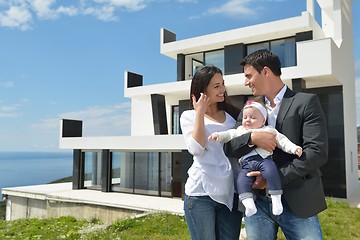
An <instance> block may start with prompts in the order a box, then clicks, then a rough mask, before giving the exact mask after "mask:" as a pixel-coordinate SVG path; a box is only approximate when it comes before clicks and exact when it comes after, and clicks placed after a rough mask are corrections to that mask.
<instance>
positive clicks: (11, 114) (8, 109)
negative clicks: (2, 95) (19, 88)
mask: <svg viewBox="0 0 360 240" xmlns="http://www.w3.org/2000/svg"><path fill="white" fill-rule="evenodd" d="M28 102H29V100H28V99H21V100H20V102H19V103H14V104H9V105H1V104H0V118H15V117H19V116H22V115H23V113H22V112H21V111H20V110H21V109H22V108H23V107H24V106H25V105H26V104H27V103H28Z"/></svg>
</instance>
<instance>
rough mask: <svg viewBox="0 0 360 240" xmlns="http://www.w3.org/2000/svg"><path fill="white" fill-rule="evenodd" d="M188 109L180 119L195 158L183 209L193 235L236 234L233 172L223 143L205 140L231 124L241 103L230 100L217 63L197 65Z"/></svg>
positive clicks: (195, 239)
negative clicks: (189, 108) (213, 64)
mask: <svg viewBox="0 0 360 240" xmlns="http://www.w3.org/2000/svg"><path fill="white" fill-rule="evenodd" d="M190 106H191V108H192V109H191V110H187V111H184V112H183V113H182V114H181V117H180V125H181V129H182V133H183V135H184V138H185V142H186V145H187V148H188V151H189V152H190V153H191V154H192V155H193V164H192V166H191V167H190V168H189V170H188V175H189V177H188V179H187V181H186V184H185V197H184V210H185V217H186V222H187V225H188V228H189V231H190V235H191V239H193V240H198V239H199V240H200V239H206V240H211V239H230V240H231V239H237V240H238V239H239V235H240V225H241V218H242V213H241V212H239V211H238V210H237V198H235V199H236V204H235V205H236V207H234V208H233V205H234V175H233V170H232V167H231V164H230V161H229V159H228V158H227V157H226V156H225V154H224V152H223V149H222V148H223V143H219V142H208V141H207V139H208V137H209V135H210V134H211V133H212V132H218V131H224V130H228V129H230V128H232V127H234V125H235V122H236V121H235V118H236V117H237V116H238V114H239V109H237V108H235V107H234V106H233V105H232V104H230V102H229V99H228V96H227V94H226V89H225V85H224V79H223V76H222V72H221V70H220V69H219V68H217V67H215V66H206V67H203V68H200V69H198V70H197V71H196V73H195V75H194V77H193V79H192V82H191V89H190Z"/></svg>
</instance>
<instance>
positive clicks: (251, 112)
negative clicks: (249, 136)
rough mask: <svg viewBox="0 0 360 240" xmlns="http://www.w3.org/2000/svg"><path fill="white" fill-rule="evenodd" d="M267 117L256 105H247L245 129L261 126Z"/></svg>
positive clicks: (244, 121) (244, 116) (244, 115)
mask: <svg viewBox="0 0 360 240" xmlns="http://www.w3.org/2000/svg"><path fill="white" fill-rule="evenodd" d="M264 123H265V118H264V116H263V115H262V114H261V112H260V111H259V109H257V108H255V107H247V108H245V109H244V111H243V118H242V125H243V126H244V128H245V129H254V128H261V127H262V126H264Z"/></svg>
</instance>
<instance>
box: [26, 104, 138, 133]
mask: <svg viewBox="0 0 360 240" xmlns="http://www.w3.org/2000/svg"><path fill="white" fill-rule="evenodd" d="M60 119H72V120H81V121H83V136H111V135H112V136H114V135H118V136H119V135H129V134H130V124H131V123H130V122H131V119H130V103H129V102H125V103H120V104H117V105H112V106H94V107H90V108H88V109H85V110H81V111H77V112H67V113H62V114H60V116H59V117H56V118H47V119H42V120H41V121H40V122H38V123H35V124H32V125H31V127H32V128H33V129H36V130H43V131H58V130H59V128H60Z"/></svg>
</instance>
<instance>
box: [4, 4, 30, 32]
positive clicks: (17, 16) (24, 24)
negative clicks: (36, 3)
mask: <svg viewBox="0 0 360 240" xmlns="http://www.w3.org/2000/svg"><path fill="white" fill-rule="evenodd" d="M31 24H32V15H31V13H30V11H29V9H27V8H26V7H24V6H10V7H9V9H7V10H6V11H3V12H2V11H1V12H0V26H2V27H8V28H18V29H20V30H28V29H30V28H31Z"/></svg>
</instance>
